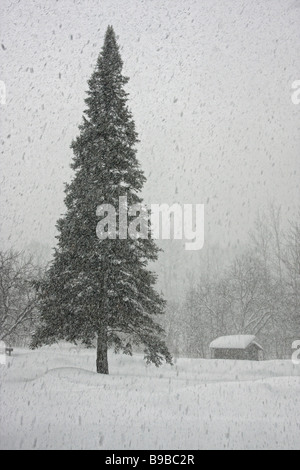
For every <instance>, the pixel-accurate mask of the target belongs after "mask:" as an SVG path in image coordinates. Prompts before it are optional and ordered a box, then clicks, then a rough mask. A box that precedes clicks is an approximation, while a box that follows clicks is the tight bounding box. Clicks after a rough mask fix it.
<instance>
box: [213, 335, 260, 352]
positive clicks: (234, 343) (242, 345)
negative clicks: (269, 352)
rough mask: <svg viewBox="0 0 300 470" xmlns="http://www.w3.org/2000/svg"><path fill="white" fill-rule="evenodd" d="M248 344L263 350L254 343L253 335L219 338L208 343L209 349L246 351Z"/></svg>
mask: <svg viewBox="0 0 300 470" xmlns="http://www.w3.org/2000/svg"><path fill="white" fill-rule="evenodd" d="M250 344H255V345H256V346H257V347H258V348H259V349H263V348H262V347H261V346H260V345H259V344H258V343H257V342H256V341H255V336H254V335H234V336H221V337H220V338H217V339H215V340H214V341H213V342H212V343H210V346H209V347H210V348H211V349H246V348H247V347H248V346H249V345H250Z"/></svg>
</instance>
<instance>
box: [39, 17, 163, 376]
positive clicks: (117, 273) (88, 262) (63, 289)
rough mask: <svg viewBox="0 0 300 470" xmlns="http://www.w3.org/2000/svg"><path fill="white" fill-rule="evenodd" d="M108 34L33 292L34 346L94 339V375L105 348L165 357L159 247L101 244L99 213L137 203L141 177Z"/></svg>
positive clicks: (102, 366)
mask: <svg viewBox="0 0 300 470" xmlns="http://www.w3.org/2000/svg"><path fill="white" fill-rule="evenodd" d="M122 66H123V63H122V60H121V57H120V53H119V47H118V45H117V42H116V37H115V33H114V30H113V28H112V27H111V26H109V27H108V29H107V32H106V36H105V41H104V46H103V48H102V51H101V53H100V55H99V58H98V60H97V65H96V68H95V71H94V72H93V74H92V77H91V79H90V80H89V82H88V84H89V90H88V92H87V95H88V96H87V98H86V99H85V102H86V105H87V109H86V110H85V111H84V116H83V123H82V124H81V126H80V135H79V136H78V137H77V138H76V140H75V141H73V142H72V145H71V148H72V149H73V152H74V158H73V162H72V168H73V170H74V171H75V176H74V178H73V180H72V182H71V184H69V185H66V189H65V193H66V197H65V204H66V208H67V211H66V214H65V215H64V216H63V217H62V218H61V219H59V221H58V223H57V229H58V232H59V234H58V236H57V239H58V246H57V248H56V250H55V253H54V258H53V262H52V264H51V266H50V268H49V270H48V272H47V274H46V277H45V279H44V280H43V281H42V282H40V283H39V284H38V286H37V288H38V292H39V301H40V311H41V322H40V326H39V328H38V329H37V331H36V333H35V334H34V336H33V341H32V347H33V348H34V347H38V346H41V345H42V344H51V343H53V342H56V341H58V340H61V339H65V340H67V341H71V342H74V343H76V342H78V341H81V342H83V343H84V344H86V345H87V346H91V345H92V344H93V343H94V341H95V339H96V338H97V361H96V364H97V372H98V373H103V374H107V373H108V359H107V351H108V348H109V347H111V346H113V347H114V348H115V350H116V351H121V352H124V353H126V354H131V352H132V347H133V346H134V345H141V344H142V345H144V352H145V359H146V360H147V362H152V363H154V364H155V365H157V366H158V365H160V364H161V363H162V362H163V361H164V360H166V361H167V362H168V363H171V356H170V354H169V352H168V349H167V347H166V345H165V342H164V331H163V329H162V328H161V327H160V326H159V324H158V323H156V322H155V320H154V318H155V316H156V315H159V314H162V313H164V300H163V299H162V298H161V296H160V295H159V294H158V293H157V292H156V290H155V282H156V277H155V275H154V274H153V273H152V272H151V271H149V270H148V269H147V264H148V262H149V261H153V260H156V259H157V255H158V248H157V247H156V245H155V244H154V242H153V240H152V239H151V236H149V237H148V238H147V239H141V238H138V239H131V238H129V237H127V239H126V240H123V239H119V238H118V237H116V239H106V240H99V239H98V237H97V235H96V226H97V223H98V222H99V217H97V215H96V210H97V207H98V206H99V205H101V204H112V205H113V206H114V207H116V209H117V207H118V201H119V197H120V196H127V200H128V205H133V204H138V203H141V202H142V199H141V198H140V196H139V194H140V191H141V189H142V187H143V184H144V182H145V177H144V175H143V172H142V170H141V169H140V166H139V163H138V160H137V158H136V148H135V145H136V143H137V142H138V138H137V133H136V132H135V125H134V121H133V119H132V115H131V113H130V111H129V110H128V107H127V98H128V95H127V93H126V92H125V91H124V85H125V84H126V83H127V81H128V79H127V78H126V77H124V76H123V75H122Z"/></svg>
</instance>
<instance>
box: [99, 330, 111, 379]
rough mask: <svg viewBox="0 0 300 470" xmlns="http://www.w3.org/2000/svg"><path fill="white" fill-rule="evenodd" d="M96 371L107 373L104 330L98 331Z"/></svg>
mask: <svg viewBox="0 0 300 470" xmlns="http://www.w3.org/2000/svg"><path fill="white" fill-rule="evenodd" d="M96 367H97V373H98V374H108V373H109V371H108V358H107V333H106V330H103V331H100V332H99V333H98V339H97V361H96Z"/></svg>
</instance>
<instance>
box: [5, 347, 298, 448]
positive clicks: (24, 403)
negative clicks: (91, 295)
mask: <svg viewBox="0 0 300 470" xmlns="http://www.w3.org/2000/svg"><path fill="white" fill-rule="evenodd" d="M94 370H95V351H94V350H85V349H83V350H78V349H75V348H73V347H72V346H70V345H66V344H63V345H57V346H55V347H54V346H53V347H51V348H42V349H40V350H37V351H28V350H20V349H19V350H16V351H14V356H13V357H11V358H7V365H6V366H0V448H1V449H107V450H121V449H136V450H138V449H155V450H162V449H169V450H170V449H178V450H184V449H300V366H296V365H293V364H292V362H291V361H268V362H261V363H251V362H235V361H217V360H199V359H180V360H178V361H177V363H176V364H175V365H174V366H173V367H171V366H163V367H161V368H159V369H157V368H156V367H155V366H146V365H145V364H144V362H143V360H142V356H138V355H136V356H134V357H127V356H121V355H120V356H116V355H114V354H111V355H110V375H109V376H101V375H97V374H96V373H95V372H94Z"/></svg>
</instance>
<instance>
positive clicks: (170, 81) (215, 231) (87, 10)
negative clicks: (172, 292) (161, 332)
mask: <svg viewBox="0 0 300 470" xmlns="http://www.w3.org/2000/svg"><path fill="white" fill-rule="evenodd" d="M0 14H1V47H0V63H1V75H0V80H3V81H4V82H5V84H6V87H7V104H6V106H1V143H2V153H1V196H0V197H1V201H0V202H1V243H2V246H5V247H9V246H12V245H16V246H18V247H20V248H22V247H24V246H26V245H28V244H29V243H30V242H32V241H33V240H35V241H38V242H41V243H44V244H46V245H50V246H53V244H54V243H55V239H54V235H55V222H56V220H57V218H58V217H59V215H60V214H61V213H62V212H63V211H64V205H63V197H64V194H63V189H64V182H65V181H69V180H70V178H71V175H72V173H71V170H70V169H69V164H70V161H71V157H72V153H71V151H70V149H69V146H70V143H71V140H72V139H73V138H74V137H75V136H76V135H77V134H78V130H77V127H78V124H79V123H80V122H81V116H82V112H83V109H84V102H83V100H84V96H85V90H86V89H87V80H88V78H89V77H90V75H91V73H92V70H93V67H94V65H95V62H96V58H97V56H98V54H99V52H100V49H101V47H102V44H103V38H104V34H105V30H106V28H107V25H108V24H112V25H113V27H114V28H115V31H116V34H117V35H118V37H119V44H120V45H121V54H122V58H123V61H124V72H125V74H126V75H128V76H129V77H130V82H129V84H128V86H127V90H128V91H129V92H130V102H129V105H130V108H131V110H132V112H133V115H134V119H135V122H136V126H137V131H138V132H139V136H140V139H141V143H140V144H139V159H140V161H141V164H142V167H143V168H144V170H145V174H146V176H147V178H148V181H147V184H146V186H145V191H144V196H145V200H146V201H147V202H153V203H154V202H156V203H157V202H166V203H172V202H181V203H190V202H193V203H205V211H206V243H207V244H206V246H208V243H210V244H213V243H220V244H221V245H222V246H227V244H228V243H229V244H231V245H232V244H235V243H237V242H238V240H241V241H243V240H244V239H245V237H246V234H247V231H248V229H249V227H250V226H251V224H252V222H253V219H254V216H255V213H256V212H257V210H258V209H261V208H263V207H265V206H266V205H267V204H268V202H269V201H274V202H276V203H277V204H280V205H281V206H282V211H283V213H284V214H285V217H286V218H288V217H293V216H294V214H295V210H296V206H297V205H298V204H299V195H300V191H299V171H300V163H299V156H300V152H299V151H300V137H299V136H300V133H299V123H300V120H299V116H300V105H298V106H297V105H294V104H293V103H292V101H291V94H292V90H291V85H292V83H293V81H295V80H299V79H300V69H299V57H300V28H299V26H300V0H296V1H295V0H253V1H251V2H249V1H247V0H201V1H199V0H197V1H196V0H193V1H192V0H180V1H179V0H170V1H169V0H144V1H142V0H126V1H121V0H104V1H100V0H97V1H96V0H82V1H71V0H63V1H62V0H61V1H54V0H48V1H47V0H36V1H34V0H19V1H16V0H13V1H9V0H1V4H0ZM181 246H182V244H181V245H180V246H179V247H178V243H177V245H176V247H177V248H176V250H173V249H172V244H170V245H169V246H167V247H166V248H167V253H166V254H165V255H164V258H163V263H164V264H165V268H166V264H168V263H169V267H168V268H166V269H171V270H172V269H174V259H176V260H177V264H178V263H189V262H190V260H191V259H192V258H193V259H194V258H195V255H191V254H187V253H184V251H183V248H181ZM204 250H205V249H204ZM174 251H176V253H174ZM175 255H176V256H175ZM174 256H175V258H174ZM201 256H203V254H201ZM172 257H173V258H172ZM171 258H172V259H173V261H171ZM182 260H183V261H182ZM175 264H176V261H175ZM177 267H178V266H177ZM175 268H176V266H175ZM161 269H162V268H161Z"/></svg>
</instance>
